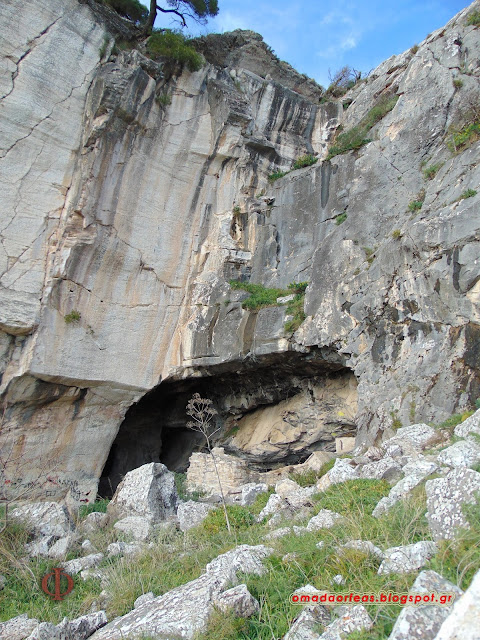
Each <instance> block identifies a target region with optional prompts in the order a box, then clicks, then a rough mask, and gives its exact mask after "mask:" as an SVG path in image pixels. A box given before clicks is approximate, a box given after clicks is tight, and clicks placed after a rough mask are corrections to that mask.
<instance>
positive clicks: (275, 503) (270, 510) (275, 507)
mask: <svg viewBox="0 0 480 640" xmlns="http://www.w3.org/2000/svg"><path fill="white" fill-rule="evenodd" d="M280 511H288V505H287V503H286V502H285V500H284V499H283V498H282V497H281V496H279V495H278V493H272V495H271V496H270V497H269V498H268V501H267V504H266V505H265V506H264V507H263V509H262V510H261V511H260V513H259V514H258V516H257V522H261V521H262V520H263V519H264V518H267V517H268V516H272V515H275V514H277V513H279V512H280Z"/></svg>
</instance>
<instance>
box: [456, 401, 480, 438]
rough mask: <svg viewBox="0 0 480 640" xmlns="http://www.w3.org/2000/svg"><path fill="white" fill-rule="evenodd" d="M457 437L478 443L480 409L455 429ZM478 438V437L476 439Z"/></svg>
mask: <svg viewBox="0 0 480 640" xmlns="http://www.w3.org/2000/svg"><path fill="white" fill-rule="evenodd" d="M455 435H456V436H458V437H459V438H466V439H467V440H469V441H470V442H476V443H478V436H480V409H478V411H475V413H474V414H473V415H472V416H470V417H469V418H467V419H466V420H464V421H463V422H461V423H460V424H458V425H457V426H456V427H455ZM475 436H476V437H475Z"/></svg>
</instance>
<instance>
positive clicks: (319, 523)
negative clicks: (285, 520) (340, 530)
mask: <svg viewBox="0 0 480 640" xmlns="http://www.w3.org/2000/svg"><path fill="white" fill-rule="evenodd" d="M343 519H344V518H343V516H341V515H340V514H339V513H335V512H334V511H330V510H329V509H321V510H320V511H319V512H318V513H317V515H316V516H313V518H310V520H309V521H308V524H307V530H308V531H319V530H320V529H331V528H332V527H334V526H335V525H336V524H338V523H339V522H342V520H343Z"/></svg>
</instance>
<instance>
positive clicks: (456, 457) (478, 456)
mask: <svg viewBox="0 0 480 640" xmlns="http://www.w3.org/2000/svg"><path fill="white" fill-rule="evenodd" d="M437 460H438V462H439V463H440V464H445V465H447V466H448V467H453V468H454V469H456V468H458V467H466V468H468V467H472V466H473V465H474V464H476V463H477V462H479V461H480V446H479V445H478V444H477V443H476V442H470V441H469V440H461V441H460V442H455V444H452V446H450V447H447V448H446V449H444V450H443V451H440V453H439V454H438V456H437Z"/></svg>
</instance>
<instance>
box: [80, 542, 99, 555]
mask: <svg viewBox="0 0 480 640" xmlns="http://www.w3.org/2000/svg"><path fill="white" fill-rule="evenodd" d="M81 548H82V551H83V552H84V553H86V554H87V555H88V554H90V553H95V552H96V551H97V550H96V549H95V547H94V546H93V544H92V543H91V541H90V540H84V541H83V542H82V544H81Z"/></svg>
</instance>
